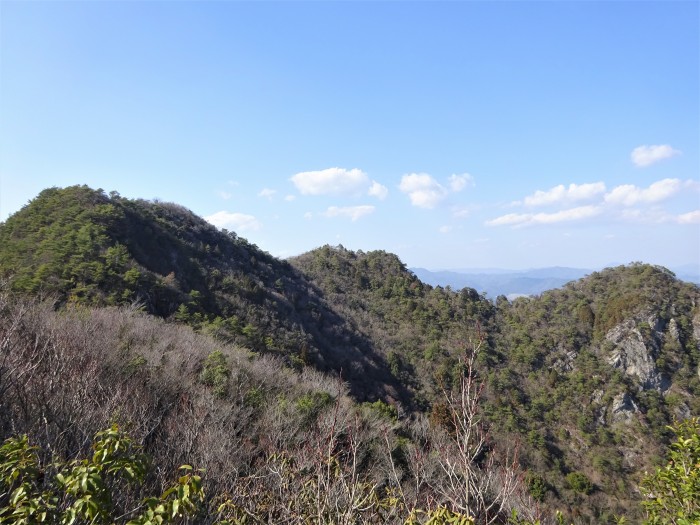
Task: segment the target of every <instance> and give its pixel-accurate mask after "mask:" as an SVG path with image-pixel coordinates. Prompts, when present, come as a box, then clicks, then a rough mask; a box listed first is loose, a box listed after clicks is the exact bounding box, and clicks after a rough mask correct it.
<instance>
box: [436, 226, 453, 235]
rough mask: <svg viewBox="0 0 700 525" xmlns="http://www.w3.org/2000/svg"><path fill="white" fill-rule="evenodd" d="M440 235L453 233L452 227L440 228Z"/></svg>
mask: <svg viewBox="0 0 700 525" xmlns="http://www.w3.org/2000/svg"><path fill="white" fill-rule="evenodd" d="M438 231H439V232H440V233H450V232H451V231H452V227H451V226H440V229H439V230H438Z"/></svg>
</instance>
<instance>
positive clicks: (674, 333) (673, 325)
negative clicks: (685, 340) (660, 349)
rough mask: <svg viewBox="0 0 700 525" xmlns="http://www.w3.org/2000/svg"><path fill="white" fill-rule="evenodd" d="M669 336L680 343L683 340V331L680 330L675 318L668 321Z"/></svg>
mask: <svg viewBox="0 0 700 525" xmlns="http://www.w3.org/2000/svg"><path fill="white" fill-rule="evenodd" d="M668 337H670V338H671V339H672V340H673V341H675V342H676V343H678V344H680V342H681V333H680V330H678V323H677V322H676V320H675V319H671V320H670V321H669V323H668Z"/></svg>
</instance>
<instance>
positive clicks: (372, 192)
mask: <svg viewBox="0 0 700 525" xmlns="http://www.w3.org/2000/svg"><path fill="white" fill-rule="evenodd" d="M388 194H389V188H387V187H386V186H384V185H382V184H379V183H378V182H377V181H376V180H373V181H372V185H371V186H370V188H369V190H368V191H367V195H369V196H370V197H377V198H378V199H379V200H384V199H386V196H387V195H388Z"/></svg>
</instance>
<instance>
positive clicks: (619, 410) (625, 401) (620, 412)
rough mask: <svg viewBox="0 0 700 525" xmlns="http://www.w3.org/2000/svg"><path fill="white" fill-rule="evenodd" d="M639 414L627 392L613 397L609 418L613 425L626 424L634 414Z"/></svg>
mask: <svg viewBox="0 0 700 525" xmlns="http://www.w3.org/2000/svg"><path fill="white" fill-rule="evenodd" d="M637 412H639V407H638V406H637V404H636V403H635V402H634V400H633V399H632V396H630V395H629V394H628V393H627V392H623V393H621V394H618V395H616V396H615V399H613V402H612V411H611V417H612V420H613V422H615V423H620V422H623V423H627V422H628V421H630V420H631V419H632V418H633V417H634V414H636V413H637Z"/></svg>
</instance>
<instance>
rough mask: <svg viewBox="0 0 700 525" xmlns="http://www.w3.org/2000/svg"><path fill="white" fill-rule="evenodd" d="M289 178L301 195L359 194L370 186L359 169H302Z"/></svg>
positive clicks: (365, 175) (367, 179)
mask: <svg viewBox="0 0 700 525" xmlns="http://www.w3.org/2000/svg"><path fill="white" fill-rule="evenodd" d="M290 180H291V181H292V182H293V183H294V185H295V186H296V188H297V190H299V192H300V193H301V194H302V195H360V194H362V193H365V191H366V190H367V188H368V187H370V181H369V177H367V174H366V173H365V172H364V171H362V170H359V169H351V170H347V169H344V168H328V169H325V170H320V171H303V172H301V173H297V174H296V175H294V176H293V177H292V178H291V179H290Z"/></svg>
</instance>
